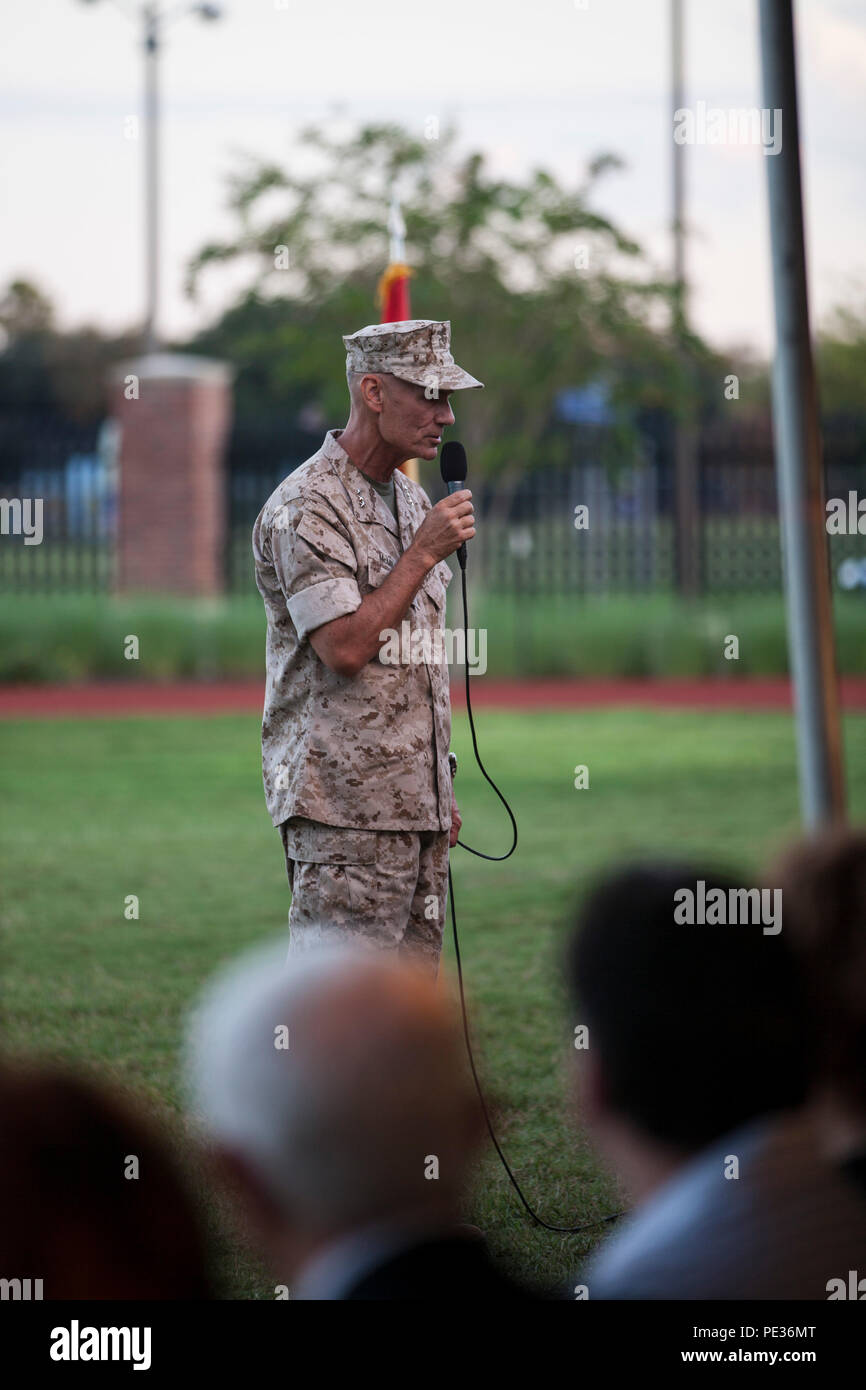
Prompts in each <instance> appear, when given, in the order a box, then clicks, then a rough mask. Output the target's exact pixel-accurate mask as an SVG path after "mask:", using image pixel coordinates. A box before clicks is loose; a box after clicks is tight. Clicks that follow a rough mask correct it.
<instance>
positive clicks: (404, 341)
mask: <svg viewBox="0 0 866 1390" xmlns="http://www.w3.org/2000/svg"><path fill="white" fill-rule="evenodd" d="M343 342H344V343H345V345H346V370H347V371H353V372H385V373H389V374H390V375H391V376H396V377H399V378H400V380H401V381H412V382H414V383H415V385H416V386H424V387H429V388H430V389H431V392H432V391H433V390H443V391H463V390H467V389H470V388H472V387H474V386H483V385H484V382H483V381H478V380H476V378H475V377H474V376H470V375H469V373H468V372H465V371H464V370H463V368H462V367H458V366H457V363H456V362H455V361H454V358H453V357H452V356H451V323H450V320H449V319H400V320H398V321H397V322H396V323H371V324H368V325H367V327H366V328H359V329H358V331H357V333H350V334H348V335H345V334H344V336H343Z"/></svg>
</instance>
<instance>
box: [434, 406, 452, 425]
mask: <svg viewBox="0 0 866 1390" xmlns="http://www.w3.org/2000/svg"><path fill="white" fill-rule="evenodd" d="M436 424H437V425H439V427H440V428H441V429H443V430H444V429H445V427H446V425H453V424H454V411H453V410H452V409H451V406H450V404H449V402H448V401H442V402H441V403H440V408H439V409H438V410H437V411H436Z"/></svg>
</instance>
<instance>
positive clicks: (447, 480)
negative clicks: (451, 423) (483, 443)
mask: <svg viewBox="0 0 866 1390" xmlns="http://www.w3.org/2000/svg"><path fill="white" fill-rule="evenodd" d="M439 470H440V472H441V474H442V481H443V483H444V484H445V486H446V487H447V489H448V496H449V497H450V496H451V494H452V492H460V491H461V490H462V488H463V484H464V483H465V482H466V474H467V473H468V472H469V465H468V463H467V462H466V450H465V449H464V448H463V445H462V444H459V443H458V442H457V440H456V439H449V440H448V443H447V444H443V445H442V453H441V454H440V455H439ZM457 563H458V564H459V566H460V568H461V569H462V570H465V568H466V542H465V541H464V542H463V544H462V545H459V546H458V547H457Z"/></svg>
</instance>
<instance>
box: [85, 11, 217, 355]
mask: <svg viewBox="0 0 866 1390" xmlns="http://www.w3.org/2000/svg"><path fill="white" fill-rule="evenodd" d="M82 3H84V4H91V5H92V4H96V3H97V0H82ZM114 3H115V5H116V6H117V8H118V9H120V10H121V11H122V12H123V14H125V15H126V16H127V18H129V19H132V20H134V21H137V22H138V23H140V25H141V32H142V47H143V49H144V132H145V133H144V140H145V149H144V247H145V252H144V254H145V313H144V327H143V331H142V339H143V346H144V351H145V352H148V353H152V352H157V351H158V349H159V345H160V342H159V328H158V315H159V233H160V225H161V223H160V211H161V209H160V181H159V142H160V133H161V132H160V104H159V55H160V51H161V48H162V42H163V40H162V35H163V29H164V26H165V25H166V24H167V23H169V22H170V21H171V20H174V19H180V18H181V17H182V16H183V15H185V14H197V15H198V17H199V18H200V19H210V20H213V19H220V18H221V16H222V13H223V11H222V8H221V7H220V6H219V5H206V4H192V3H189V0H185V2H184V3H182V4H178V5H173V6H172V7H171V8H170V9H168V10H163V9H161V8H160V6H159V4H158V3H156V0H144V3H143V4H141V5H140V6H139V7H138V11H137V13H136V10H135V8H134V7H130V6H129V5H127V4H125V3H122V0H114Z"/></svg>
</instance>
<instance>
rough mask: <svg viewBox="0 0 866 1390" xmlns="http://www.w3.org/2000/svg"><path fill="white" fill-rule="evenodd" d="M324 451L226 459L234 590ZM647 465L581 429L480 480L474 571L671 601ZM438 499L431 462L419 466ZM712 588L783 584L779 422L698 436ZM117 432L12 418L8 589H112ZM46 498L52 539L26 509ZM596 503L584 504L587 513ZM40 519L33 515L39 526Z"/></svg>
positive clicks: (858, 428)
mask: <svg viewBox="0 0 866 1390" xmlns="http://www.w3.org/2000/svg"><path fill="white" fill-rule="evenodd" d="M320 443H321V434H316V435H306V436H298V435H295V436H293V437H291V438H290V439H289V440H287V441H286V443H285V447H284V448H282V449H280V450H275V449H274V448H273V446H267V445H266V443H265V441H257V442H256V443H255V444H251V443H249V442H248V443H247V444H246V445H244V446H240V447H239V443H238V441H237V439H236V440H235V441H234V442H233V446H232V450H231V452H230V456H229V460H228V465H229V466H228V474H227V489H228V536H227V543H226V555H225V566H226V585H227V589H228V590H229V592H231V593H233V594H237V595H244V594H249V595H254V594H255V584H254V578H253V564H252V552H251V532H252V527H253V523H254V521H255V518H256V516H257V514H258V512H259V510H260V509H261V507H262V505H263V504H264V502H265V500H266V499H267V497H268V496H269V494H270V493H271V492H272V491H273V489H274V488H275V487H276V486H277V484H278V483H279V482H280V481H281V479H282V478H284V477H285V476H286V475H287V474H288V473H290V472H291V471H292V469H293V468H294V467H296V466H297V465H298V464H300V463H301V462H303V460H304V458H306V457H308V456H309V454H311V453H313V452H314V451H315V449H316V448H318V446H319V444H320ZM645 443H646V447H645V448H643V449H642V450H641V451H640V452H641V454H642V461H641V462H640V463H639V464H633V465H630V464H628V463H626V464H625V465H624V466H620V467H619V468H618V469H617V470H616V471H615V472H613V473H612V472H611V471H610V470H609V469H608V468H607V467H605V466H604V465H603V464H602V463H601V462H599V461H598V450H597V449H596V448H595V446H594V443H593V440H592V438H591V436H589V435H584V436H578V435H575V437H574V442H573V449H572V457H573V461H572V462H571V463H569V464H566V465H563V466H559V467H549V468H542V469H538V470H532V471H530V472H527V473H523V474H520V473H519V472H518V473H516V475H513V476H512V477H511V478H510V479H509V478H500V479H495V480H491V481H485V480H483V479H479V478H478V477H477V476H475V477H473V478H472V480H471V486H472V488H473V493H474V501H475V506H476V513H477V516H478V521H479V524H478V537H477V541H476V542H475V543H473V548H474V556H473V562H474V568H475V572H476V575H478V576H479V580H480V583H481V584H482V585H483V587H485V588H486V589H488V590H490V591H491V592H498V593H502V594H526V595H537V596H544V595H568V594H587V595H605V594H629V593H665V592H672V591H673V590H674V588H675V585H676V558H675V555H676V551H675V520H674V486H673V482H674V479H673V471H672V464H671V459H670V451H669V449H667V448H666V447H665V445H664V442H663V441H662V443H661V445H660V444H659V437H656V439H655V440H653V439H651V438H648V439H647V440H646V441H645ZM824 449H825V465H826V475H827V495H828V497H840V498H845V499H847V497H848V494H849V493H850V492H854V493H855V494H857V496H858V497H859V498H862V499H864V500H866V417H864V418H862V419H860V418H858V419H853V420H851V419H847V420H840V421H830V422H825V429H824ZM422 469H423V470H424V471H423V473H422V483H423V485H424V486H425V487H426V488H427V490H428V492H429V493H430V495H431V497H432V498H433V500H434V501H435V500H437V499H438V497H439V496H441V495H442V491H443V490H442V485H441V483H440V481H439V478H438V475H437V472H436V469H435V465H422ZM697 471H698V480H699V497H698V504H699V513H700V534H699V550H700V558H701V580H702V588H703V590H704V592H706V593H708V594H722V593H725V594H731V593H772V592H777V591H778V590H779V589H780V585H781V558H780V543H779V523H778V510H777V500H776V486H775V477H774V470H773V462H772V441H771V435H770V429H769V425H768V424H767V423H761V424H758V425H755V426H752V427H750V428H749V429H743V428H742V427H734V426H732V425H728V424H724V425H716V426H714V427H713V428H711V429H704V430H703V431H702V433H701V435H700V437H699V440H698V470H697ZM116 479H117V469H116V438H115V436H114V434H113V432H112V427H111V425H110V423H109V422H105V423H104V424H103V426H101V427H100V428H98V429H90V430H79V429H75V428H74V427H72V426H67V425H64V426H58V425H53V426H50V427H49V426H47V425H46V424H45V422H44V421H41V420H40V419H39V417H38V416H36V415H33V414H29V415H17V416H14V417H12V416H9V415H8V414H7V415H0V530H2V534H0V590H2V591H3V592H7V593H9V592H14V593H19V594H22V595H23V594H40V593H41V594H45V593H62V592H67V593H99V592H104V591H107V590H109V589H110V588H111V584H112V578H113V563H114V538H115V518H116ZM27 499H30V501H31V502H35V501H36V500H38V501H40V502H41V522H40V524H41V537H40V539H39V540H38V541H37V540H36V536H35V534H30V535H29V536H28V535H27V534H26V533H25V532H26V530H27V523H28V517H27V515H26V514H25V511H24V510H22V508H21V507H19V510H18V511H17V512H16V508H15V503H16V502H18V503H19V504H22V507H23V503H24V502H26V501H27ZM581 508H585V509H586V511H585V512H583V511H580V510H578V509H581ZM35 520H36V518H35V516H34V515H33V514H32V512H31V515H30V517H29V523H30V530H31V533H32V532H33V531H34V529H35ZM830 555H831V567H832V571H833V577H834V582H836V583H837V584H841V585H842V587H844V588H855V587H864V588H866V516H864V517H863V533H862V534H861V533H860V532H858V531H856V530H855V531H854V532H853V533H849V534H844V535H838V536H831V538H830Z"/></svg>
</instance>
